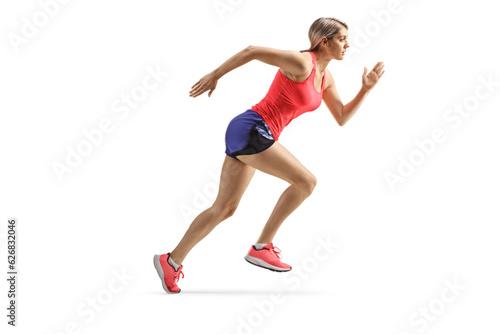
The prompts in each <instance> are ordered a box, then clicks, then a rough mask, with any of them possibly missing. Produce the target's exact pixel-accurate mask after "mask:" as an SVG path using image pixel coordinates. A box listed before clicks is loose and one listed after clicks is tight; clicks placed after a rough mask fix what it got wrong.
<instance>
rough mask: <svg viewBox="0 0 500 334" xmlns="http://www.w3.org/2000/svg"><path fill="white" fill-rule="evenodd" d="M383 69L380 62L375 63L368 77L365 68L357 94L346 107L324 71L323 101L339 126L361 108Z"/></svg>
mask: <svg viewBox="0 0 500 334" xmlns="http://www.w3.org/2000/svg"><path fill="white" fill-rule="evenodd" d="M383 67H384V65H383V63H382V62H379V63H377V64H376V65H375V67H374V68H373V70H372V71H371V72H370V73H369V74H368V75H367V74H366V72H367V69H366V67H365V70H364V73H363V78H362V83H363V84H362V86H361V89H360V90H359V92H358V94H356V96H355V97H354V99H352V101H351V102H349V103H347V104H346V105H344V104H343V103H342V101H341V100H340V96H339V94H338V93H337V88H336V87H335V80H333V77H332V75H331V73H330V71H328V70H325V75H326V76H327V77H326V82H327V84H326V87H325V90H324V91H323V101H324V102H325V104H326V106H327V107H328V109H329V110H330V113H331V114H332V115H333V118H335V120H336V121H337V123H338V124H339V125H340V126H343V125H344V124H346V123H347V121H349V120H350V119H351V118H352V116H354V114H355V113H356V111H358V109H359V107H361V104H362V103H363V101H364V100H365V98H366V97H367V96H368V93H369V92H370V91H371V90H372V88H373V87H374V86H375V84H376V83H377V82H378V79H380V77H382V74H384V72H385V71H382V69H383Z"/></svg>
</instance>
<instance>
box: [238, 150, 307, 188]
mask: <svg viewBox="0 0 500 334" xmlns="http://www.w3.org/2000/svg"><path fill="white" fill-rule="evenodd" d="M238 159H239V160H241V161H242V162H244V163H245V164H247V165H248V166H252V167H253V168H255V169H258V170H260V171H262V172H264V173H267V174H270V175H273V176H276V177H278V178H280V179H282V180H285V181H287V182H288V183H290V184H297V183H301V182H303V181H306V182H307V181H315V180H316V178H315V177H314V175H313V174H312V173H311V172H310V171H309V170H308V169H307V168H306V167H304V165H302V164H301V163H300V161H299V160H298V159H297V158H296V157H295V156H294V155H293V154H292V153H290V152H289V151H288V150H287V149H286V148H285V147H284V146H283V145H281V144H280V143H279V142H275V143H274V144H273V145H271V146H270V147H269V148H268V149H266V150H265V151H262V152H260V153H256V154H252V155H239V156H238Z"/></svg>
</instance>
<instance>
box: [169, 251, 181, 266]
mask: <svg viewBox="0 0 500 334" xmlns="http://www.w3.org/2000/svg"><path fill="white" fill-rule="evenodd" d="M170 259H172V261H174V262H175V263H177V264H178V265H182V262H183V261H184V258H180V257H177V254H175V253H174V251H172V252H171V253H170Z"/></svg>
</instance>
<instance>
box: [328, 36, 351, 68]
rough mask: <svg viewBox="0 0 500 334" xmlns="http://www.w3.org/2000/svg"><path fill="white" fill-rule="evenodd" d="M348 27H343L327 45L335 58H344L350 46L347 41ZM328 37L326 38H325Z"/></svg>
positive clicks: (330, 53)
mask: <svg viewBox="0 0 500 334" xmlns="http://www.w3.org/2000/svg"><path fill="white" fill-rule="evenodd" d="M347 38H348V34H347V29H346V28H341V29H340V30H339V31H338V32H337V33H336V34H335V36H333V38H332V39H331V40H329V41H328V43H327V45H326V48H325V49H326V50H327V51H328V53H329V55H330V56H331V57H332V58H333V59H337V60H342V59H344V57H345V52H346V50H347V48H348V47H349V43H347ZM325 39H326V38H325Z"/></svg>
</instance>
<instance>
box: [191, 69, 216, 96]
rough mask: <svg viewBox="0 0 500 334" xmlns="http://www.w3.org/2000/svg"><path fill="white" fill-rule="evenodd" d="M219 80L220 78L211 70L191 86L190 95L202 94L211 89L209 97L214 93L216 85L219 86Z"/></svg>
mask: <svg viewBox="0 0 500 334" xmlns="http://www.w3.org/2000/svg"><path fill="white" fill-rule="evenodd" d="M217 80H218V79H217V77H216V76H215V74H214V72H210V73H209V74H207V75H205V76H204V77H203V78H201V79H200V80H199V81H198V82H197V83H195V84H194V85H193V86H192V87H191V91H190V92H189V96H191V97H197V96H198V95H201V94H203V93H204V92H206V91H207V90H209V92H208V97H210V95H212V92H213V91H214V90H215V87H216V86H217Z"/></svg>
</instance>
